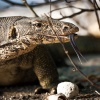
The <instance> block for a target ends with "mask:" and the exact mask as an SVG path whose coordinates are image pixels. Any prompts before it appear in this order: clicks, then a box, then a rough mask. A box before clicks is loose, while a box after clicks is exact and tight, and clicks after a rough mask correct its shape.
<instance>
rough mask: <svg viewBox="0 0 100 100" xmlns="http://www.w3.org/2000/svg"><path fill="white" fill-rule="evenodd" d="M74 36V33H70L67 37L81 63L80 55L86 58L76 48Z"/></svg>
mask: <svg viewBox="0 0 100 100" xmlns="http://www.w3.org/2000/svg"><path fill="white" fill-rule="evenodd" d="M74 36H75V34H70V35H69V39H70V43H71V45H72V47H73V49H74V51H75V53H76V55H77V57H78V59H79V61H80V63H81V64H82V61H81V57H82V58H83V59H84V60H85V61H86V59H85V58H84V56H83V55H82V54H81V52H80V50H79V49H78V47H77V45H76V42H75V39H74Z"/></svg>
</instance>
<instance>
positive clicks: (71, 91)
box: [57, 82, 79, 98]
mask: <svg viewBox="0 0 100 100" xmlns="http://www.w3.org/2000/svg"><path fill="white" fill-rule="evenodd" d="M57 93H58V94H59V93H62V94H64V95H65V96H66V98H73V97H75V96H77V95H78V94H79V88H78V86H77V85H76V84H74V83H71V82H61V83H59V84H58V86H57Z"/></svg>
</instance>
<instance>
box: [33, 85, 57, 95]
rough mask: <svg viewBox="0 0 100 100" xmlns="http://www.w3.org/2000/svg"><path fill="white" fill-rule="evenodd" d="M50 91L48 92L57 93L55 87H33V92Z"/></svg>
mask: <svg viewBox="0 0 100 100" xmlns="http://www.w3.org/2000/svg"><path fill="white" fill-rule="evenodd" d="M46 92H48V93H50V94H56V93H57V89H56V87H53V88H50V89H43V88H42V87H38V88H36V89H35V91H34V93H35V94H41V93H46Z"/></svg>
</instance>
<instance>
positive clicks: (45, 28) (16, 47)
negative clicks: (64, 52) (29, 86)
mask: <svg viewBox="0 0 100 100" xmlns="http://www.w3.org/2000/svg"><path fill="white" fill-rule="evenodd" d="M52 23H53V29H54V30H55V32H56V33H57V35H58V36H59V37H60V39H61V40H62V41H63V42H68V41H69V37H68V35H69V34H74V33H75V32H77V31H78V30H79V29H78V27H76V26H75V25H73V24H72V23H68V22H62V21H58V20H53V19H52ZM57 42H59V40H58V38H57V36H56V35H55V33H54V31H53V30H52V28H51V26H50V24H49V23H48V19H47V18H46V17H41V18H32V17H23V16H14V17H2V18H0V85H1V86H9V85H12V84H18V83H22V82H30V81H31V82H33V81H35V80H37V79H38V80H39V82H40V85H41V86H42V88H44V89H48V88H52V87H54V86H56V85H57V83H58V72H57V68H56V65H55V63H54V61H53V59H52V57H51V55H50V54H49V52H48V50H47V48H46V47H45V46H44V45H41V44H49V43H57ZM22 80H23V81H22Z"/></svg>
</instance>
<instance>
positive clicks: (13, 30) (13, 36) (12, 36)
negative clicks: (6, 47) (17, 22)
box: [11, 28, 17, 39]
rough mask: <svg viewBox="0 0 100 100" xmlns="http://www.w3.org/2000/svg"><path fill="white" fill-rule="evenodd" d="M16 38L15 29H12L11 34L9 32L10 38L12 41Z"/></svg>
mask: <svg viewBox="0 0 100 100" xmlns="http://www.w3.org/2000/svg"><path fill="white" fill-rule="evenodd" d="M16 37H17V32H16V28H13V29H12V32H11V38H12V39H16Z"/></svg>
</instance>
